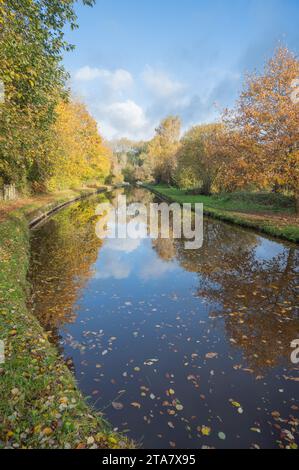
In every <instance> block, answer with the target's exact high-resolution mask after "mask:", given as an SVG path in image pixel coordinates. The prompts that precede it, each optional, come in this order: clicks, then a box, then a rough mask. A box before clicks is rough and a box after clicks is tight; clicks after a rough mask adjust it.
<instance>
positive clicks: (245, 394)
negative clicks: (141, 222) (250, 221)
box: [29, 189, 299, 449]
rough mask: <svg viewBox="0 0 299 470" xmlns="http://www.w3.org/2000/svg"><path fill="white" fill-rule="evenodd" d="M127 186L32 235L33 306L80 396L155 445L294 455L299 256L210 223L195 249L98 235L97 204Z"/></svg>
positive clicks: (140, 195)
mask: <svg viewBox="0 0 299 470" xmlns="http://www.w3.org/2000/svg"><path fill="white" fill-rule="evenodd" d="M122 191H124V190H119V191H118V192H111V193H107V194H102V195H98V196H96V197H92V198H90V199H87V200H83V201H80V202H77V203H75V204H74V205H72V206H70V207H68V208H66V209H64V210H62V211H61V212H59V213H57V214H56V215H55V216H54V217H52V218H51V219H49V220H48V221H46V222H45V223H43V224H42V225H40V226H39V227H37V228H36V229H35V230H33V231H32V236H31V253H32V257H31V266H30V274H29V280H30V282H31V286H32V295H31V299H30V305H31V308H32V310H33V311H34V313H35V315H36V316H37V317H38V319H39V321H40V323H41V324H42V325H43V327H44V328H45V329H46V331H47V332H49V333H50V337H51V339H52V341H53V343H55V344H56V345H57V347H58V349H59V351H60V353H61V355H62V356H63V357H64V360H65V361H66V363H67V365H68V367H69V368H70V369H71V370H72V371H73V373H74V374H75V376H76V379H77V381H78V384H79V387H80V389H81V390H82V392H83V394H84V395H85V396H86V397H88V400H89V402H90V403H91V404H92V405H93V406H94V407H95V408H96V409H97V410H98V411H101V412H102V413H103V414H104V416H105V418H107V420H108V421H110V423H111V424H112V426H113V428H115V429H117V430H118V431H119V432H124V433H126V434H127V435H129V436H130V437H132V438H134V439H135V440H136V441H137V442H138V443H140V444H141V445H142V446H143V447H145V448H154V449H159V448H181V449H201V448H217V449H220V448H279V447H281V448H296V446H298V445H299V428H298V425H299V381H298V380H299V365H296V364H293V362H292V361H291V354H292V351H293V350H292V349H291V342H292V341H293V340H295V339H297V338H298V339H299V310H298V303H299V301H298V291H299V278H298V270H299V269H298V267H299V262H298V261H299V250H298V248H297V247H296V246H295V245H291V244H290V245H288V244H285V243H282V242H279V241H273V240H271V239H268V238H266V237H263V236H260V235H258V234H256V233H255V232H253V231H247V230H243V229H241V228H239V227H237V226H232V225H228V224H225V223H223V222H220V221H216V220H212V219H210V218H206V219H205V221H204V244H203V247H202V248H201V249H198V250H195V251H193V250H186V249H185V245H184V241H183V240H173V239H170V240H163V239H158V240H152V239H149V238H148V239H143V240H130V239H127V240H125V239H115V240H112V239H107V240H100V239H99V238H98V237H97V236H96V232H95V228H96V224H97V222H98V221H99V216H96V215H95V209H96V207H97V205H98V204H99V203H101V202H107V201H109V202H110V203H111V204H115V200H116V196H117V194H119V193H121V192H122ZM126 193H127V198H128V201H129V202H145V203H147V204H149V203H150V202H153V201H154V199H155V198H156V196H154V195H152V194H151V193H150V192H148V191H146V190H144V189H131V190H126Z"/></svg>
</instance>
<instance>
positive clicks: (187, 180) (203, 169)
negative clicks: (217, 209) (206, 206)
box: [176, 124, 223, 195]
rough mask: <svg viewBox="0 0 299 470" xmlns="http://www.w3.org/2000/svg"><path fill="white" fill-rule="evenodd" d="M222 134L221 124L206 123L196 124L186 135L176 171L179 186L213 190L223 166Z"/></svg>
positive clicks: (206, 191) (207, 190) (206, 190)
mask: <svg viewBox="0 0 299 470" xmlns="http://www.w3.org/2000/svg"><path fill="white" fill-rule="evenodd" d="M222 134H223V126H222V125H221V124H204V125H200V126H195V127H193V128H192V129H190V130H189V131H188V132H187V133H186V134H185V135H184V137H183V139H182V141H181V146H180V149H179V152H178V166H177V171H176V181H177V183H178V185H179V186H180V187H182V188H184V189H191V188H197V189H198V190H199V191H200V192H201V193H202V194H206V195H208V194H210V193H211V191H212V186H213V184H214V183H215V181H216V179H217V177H218V176H219V173H220V172H221V171H222V166H223V151H222V146H221V145H220V142H221V137H222Z"/></svg>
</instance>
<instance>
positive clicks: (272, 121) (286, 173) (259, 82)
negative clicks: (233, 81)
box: [224, 48, 299, 211]
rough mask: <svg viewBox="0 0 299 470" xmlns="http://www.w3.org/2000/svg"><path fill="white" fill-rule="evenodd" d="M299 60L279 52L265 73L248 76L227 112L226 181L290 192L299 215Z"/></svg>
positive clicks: (284, 50)
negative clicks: (297, 90) (297, 92)
mask: <svg viewBox="0 0 299 470" xmlns="http://www.w3.org/2000/svg"><path fill="white" fill-rule="evenodd" d="M298 77H299V61H298V58H297V57H296V56H295V55H294V54H292V53H291V52H290V51H289V50H288V49H286V48H279V49H277V51H276V53H275V55H274V57H273V58H272V59H271V60H270V61H269V62H268V63H267V64H266V66H265V69H264V73H263V74H262V75H257V74H254V75H250V76H248V77H247V80H246V84H245V87H244V90H243V92H242V94H241V96H240V99H239V101H238V102H237V105H236V108H235V109H234V110H232V111H226V112H225V113H224V122H225V124H226V129H227V132H226V139H225V143H224V146H225V148H226V150H227V155H229V157H228V165H227V175H226V180H227V182H228V184H230V185H233V186H235V187H238V186H242V185H244V184H246V183H248V182H251V183H254V184H256V185H258V186H259V187H261V188H263V187H264V188H265V187H267V188H269V187H272V188H275V189H276V190H279V189H287V190H289V191H292V192H293V194H294V197H295V199H296V206H297V210H298V211H299V103H298V100H294V99H292V96H293V89H292V85H293V83H294V81H295V80H296V79H298Z"/></svg>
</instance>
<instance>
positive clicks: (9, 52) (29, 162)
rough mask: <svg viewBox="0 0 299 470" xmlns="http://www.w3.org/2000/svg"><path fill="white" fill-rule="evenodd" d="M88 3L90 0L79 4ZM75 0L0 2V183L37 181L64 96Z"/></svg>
mask: <svg viewBox="0 0 299 470" xmlns="http://www.w3.org/2000/svg"><path fill="white" fill-rule="evenodd" d="M83 3H84V4H87V5H92V4H93V3H94V2H93V0H83ZM74 4H75V1H74V0H68V1H61V0H51V1H48V0H0V80H1V81H2V82H3V84H4V87H5V102H4V103H3V104H2V105H0V106H1V109H0V179H2V181H3V182H5V183H17V184H18V186H20V185H21V186H22V185H26V183H27V182H28V181H30V182H32V183H34V182H42V181H43V179H44V177H47V175H46V174H45V173H47V172H46V169H47V155H48V153H49V145H51V139H52V136H51V126H52V125H53V123H54V122H55V108H56V105H57V103H58V102H59V101H60V99H61V98H62V97H64V96H65V94H66V89H65V83H66V79H67V74H66V73H65V71H64V69H63V67H62V65H61V59H62V54H63V51H66V50H70V49H72V46H71V45H70V44H68V43H67V42H66V41H65V39H64V30H65V26H66V25H67V24H68V25H70V26H71V28H75V27H76V26H77V24H76V14H75V10H74Z"/></svg>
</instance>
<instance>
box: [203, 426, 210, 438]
mask: <svg viewBox="0 0 299 470" xmlns="http://www.w3.org/2000/svg"><path fill="white" fill-rule="evenodd" d="M211 431H212V430H211V428H209V427H208V426H202V427H201V433H202V435H203V436H209V435H210V434H211Z"/></svg>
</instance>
